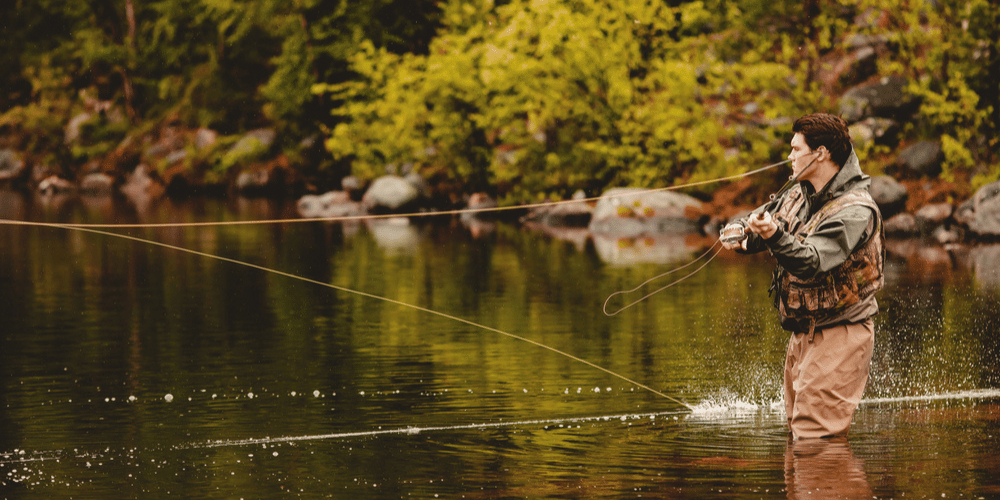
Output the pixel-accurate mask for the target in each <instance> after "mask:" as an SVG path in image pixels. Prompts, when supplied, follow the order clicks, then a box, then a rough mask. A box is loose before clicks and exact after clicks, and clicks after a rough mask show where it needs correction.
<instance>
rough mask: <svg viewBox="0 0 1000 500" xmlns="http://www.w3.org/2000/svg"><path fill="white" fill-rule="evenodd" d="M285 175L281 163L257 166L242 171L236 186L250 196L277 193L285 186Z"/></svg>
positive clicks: (237, 177)
mask: <svg viewBox="0 0 1000 500" xmlns="http://www.w3.org/2000/svg"><path fill="white" fill-rule="evenodd" d="M285 177H286V174H285V170H284V169H283V168H281V166H280V165H275V164H269V165H263V166H256V167H254V168H250V169H247V170H243V171H242V172H240V173H239V174H238V175H237V176H236V181H235V183H234V187H235V188H236V191H237V192H239V193H240V194H244V195H248V196H259V195H268V194H277V193H280V192H281V190H282V189H283V188H284V187H285Z"/></svg>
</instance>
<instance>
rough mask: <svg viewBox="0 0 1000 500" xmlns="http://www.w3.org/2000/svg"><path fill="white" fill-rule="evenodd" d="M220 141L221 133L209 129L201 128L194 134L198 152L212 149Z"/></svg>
mask: <svg viewBox="0 0 1000 500" xmlns="http://www.w3.org/2000/svg"><path fill="white" fill-rule="evenodd" d="M218 140H219V133H218V132H216V131H214V130H212V129H209V128H204V127H202V128H199V129H198V130H197V131H196V132H195V133H194V147H195V148H196V149H198V150H202V149H205V148H210V147H212V146H214V145H215V143H216V142H217V141H218Z"/></svg>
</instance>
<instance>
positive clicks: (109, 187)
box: [80, 172, 115, 196]
mask: <svg viewBox="0 0 1000 500" xmlns="http://www.w3.org/2000/svg"><path fill="white" fill-rule="evenodd" d="M114 188H115V179H114V178H113V177H111V176H110V175H108V174H104V173H101V172H96V173H93V174H87V175H86V176H84V178H83V179H82V180H81V181H80V193H81V194H84V195H87V196H111V193H113V192H114Z"/></svg>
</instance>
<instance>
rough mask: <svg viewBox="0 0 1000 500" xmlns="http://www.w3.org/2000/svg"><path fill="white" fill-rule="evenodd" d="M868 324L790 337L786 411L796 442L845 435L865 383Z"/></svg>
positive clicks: (871, 334) (870, 337) (871, 338)
mask: <svg viewBox="0 0 1000 500" xmlns="http://www.w3.org/2000/svg"><path fill="white" fill-rule="evenodd" d="M874 344H875V326H874V323H873V322H872V320H871V319H868V320H865V321H862V322H860V323H853V324H843V325H837V326H833V327H829V328H824V329H817V330H816V331H815V334H814V335H813V336H810V335H809V334H806V333H795V334H792V336H791V339H789V341H788V355H787V357H786V358H785V382H784V389H785V411H786V413H787V415H788V427H789V428H790V429H791V431H792V436H793V437H794V438H795V439H801V438H818V437H830V436H847V432H848V430H850V427H851V418H852V417H853V415H854V410H855V408H857V406H858V403H860V402H861V395H862V393H864V391H865V384H866V383H867V382H868V369H869V366H870V364H871V359H872V348H873V347H874Z"/></svg>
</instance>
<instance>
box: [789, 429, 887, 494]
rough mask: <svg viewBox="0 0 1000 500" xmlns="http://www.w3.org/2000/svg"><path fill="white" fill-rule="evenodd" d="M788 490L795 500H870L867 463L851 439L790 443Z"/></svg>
mask: <svg viewBox="0 0 1000 500" xmlns="http://www.w3.org/2000/svg"><path fill="white" fill-rule="evenodd" d="M785 487H786V489H787V492H788V498H789V499H791V500H805V499H834V498H836V499H840V500H844V499H848V500H851V499H858V500H860V499H869V498H872V497H873V494H872V489H871V487H870V486H869V484H868V477H867V475H866V474H865V467H864V462H863V461H862V460H860V459H858V458H857V457H855V456H854V452H853V451H851V446H850V444H849V443H848V442H847V438H835V439H799V440H792V439H789V440H788V446H787V447H786V448H785Z"/></svg>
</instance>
